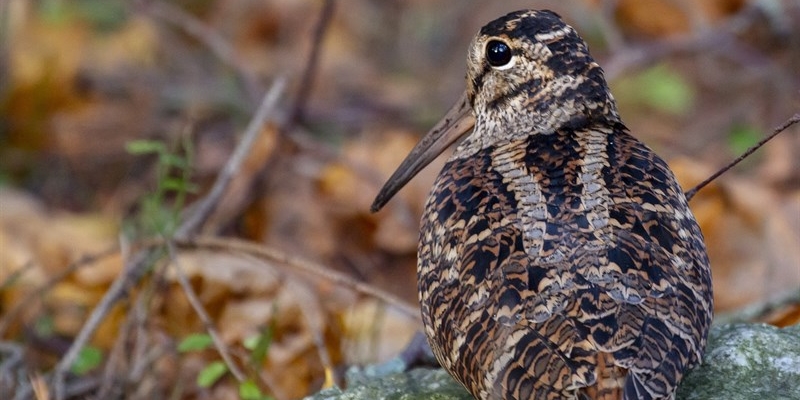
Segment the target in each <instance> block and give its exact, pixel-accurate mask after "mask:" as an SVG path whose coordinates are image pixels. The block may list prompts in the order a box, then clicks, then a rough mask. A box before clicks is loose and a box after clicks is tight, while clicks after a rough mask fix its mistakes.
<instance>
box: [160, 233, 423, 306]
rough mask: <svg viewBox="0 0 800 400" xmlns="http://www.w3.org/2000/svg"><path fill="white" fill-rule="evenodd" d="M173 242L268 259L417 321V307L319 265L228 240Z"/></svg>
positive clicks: (261, 247)
mask: <svg viewBox="0 0 800 400" xmlns="http://www.w3.org/2000/svg"><path fill="white" fill-rule="evenodd" d="M175 243H176V244H177V245H178V246H182V247H193V248H208V249H220V250H225V251H230V252H241V253H246V254H250V255H252V256H255V257H258V258H263V259H267V260H271V261H273V262H276V263H278V264H283V265H286V266H288V267H291V268H293V269H294V270H295V271H297V272H301V273H304V274H306V275H309V276H313V277H317V278H321V279H324V280H327V281H330V282H333V283H335V284H338V285H341V286H343V287H347V288H350V289H352V290H354V291H356V292H358V293H362V294H364V295H367V296H370V297H373V298H376V299H379V300H381V301H383V302H385V303H386V304H388V305H389V306H391V307H393V308H395V309H397V310H398V311H400V312H402V313H403V314H405V315H408V316H410V317H412V318H414V319H417V320H419V319H420V315H419V308H418V307H416V306H412V305H410V304H408V303H406V302H405V301H404V300H402V299H400V298H398V297H397V296H395V295H393V294H391V293H389V292H386V291H384V290H382V289H379V288H377V287H375V286H372V285H370V284H367V283H364V282H358V281H355V280H353V278H351V277H349V276H347V275H344V274H342V273H339V272H336V271H332V270H330V269H328V268H325V267H324V266H322V265H319V264H316V263H313V262H311V261H308V260H305V259H302V258H300V257H294V256H290V255H289V254H287V253H284V252H283V251H280V250H278V249H275V248H270V247H267V246H264V245H263V244H261V243H254V242H247V241H244V240H239V239H231V238H215V237H208V236H199V237H194V238H191V239H186V240H176V241H175Z"/></svg>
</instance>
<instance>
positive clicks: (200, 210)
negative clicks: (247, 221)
mask: <svg viewBox="0 0 800 400" xmlns="http://www.w3.org/2000/svg"><path fill="white" fill-rule="evenodd" d="M285 87H286V78H284V77H279V78H277V79H276V80H275V82H274V83H273V84H272V87H271V88H270V90H269V91H268V92H267V94H266V95H264V99H263V100H262V101H261V105H259V106H258V110H257V111H256V114H255V115H254V116H253V118H252V119H251V120H250V123H249V124H248V125H247V129H245V131H244V134H242V138H241V140H240V141H239V144H238V145H237V146H236V149H235V150H234V151H233V154H231V157H230V158H229V159H228V162H227V163H226V164H225V167H223V168H222V171H220V173H219V175H218V176H217V179H216V181H214V186H212V187H211V190H210V191H209V192H208V194H207V195H206V196H205V197H203V199H202V200H200V201H199V202H197V203H195V204H193V205H192V206H190V207H189V210H190V211H189V212H188V214H187V215H186V216H185V217H184V221H183V223H181V225H180V227H178V229H177V231H176V232H175V236H176V237H185V236H187V235H188V234H189V233H191V232H194V231H196V230H197V229H198V228H200V227H201V226H202V225H203V224H204V223H205V222H206V220H207V219H208V217H209V216H210V215H211V213H212V212H214V209H216V207H217V205H218V204H219V201H220V199H221V198H222V195H223V194H224V193H225V190H226V189H227V188H228V186H229V185H230V183H231V180H233V177H234V176H236V174H237V172H238V171H239V169H240V168H241V166H242V163H243V162H244V159H245V157H246V156H247V153H248V152H250V149H251V148H252V146H253V143H254V142H255V140H256V138H257V137H258V134H259V133H260V132H261V128H262V127H263V125H264V123H265V122H266V121H267V119H268V118H269V117H270V116H271V115H272V113H273V111H274V109H275V106H276V105H277V103H278V99H279V98H280V95H281V94H282V93H283V90H284V88H285Z"/></svg>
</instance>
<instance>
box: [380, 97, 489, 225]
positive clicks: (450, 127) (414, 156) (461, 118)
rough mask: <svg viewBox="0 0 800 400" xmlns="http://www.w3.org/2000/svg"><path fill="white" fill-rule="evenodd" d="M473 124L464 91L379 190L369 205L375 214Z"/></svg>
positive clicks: (470, 109) (471, 113) (472, 117)
mask: <svg viewBox="0 0 800 400" xmlns="http://www.w3.org/2000/svg"><path fill="white" fill-rule="evenodd" d="M474 125H475V116H474V114H473V112H472V107H471V106H470V104H469V101H468V100H467V94H466V92H465V93H464V94H463V95H462V96H461V98H460V99H459V100H458V101H457V102H456V104H454V105H453V107H451V108H450V110H449V111H448V112H447V114H445V115H444V117H442V119H441V120H439V122H438V123H436V125H434V126H433V128H431V130H430V131H428V133H426V134H425V136H423V137H422V139H420V141H419V142H418V143H417V144H416V145H415V146H414V148H413V149H412V150H411V152H410V153H408V155H407V156H406V158H405V159H404V160H403V162H402V163H401V164H400V166H399V167H397V170H395V171H394V173H393V174H392V176H391V177H390V178H389V180H387V181H386V183H385V184H384V185H383V187H382V188H381V190H380V192H378V195H377V196H376V197H375V201H374V202H373V203H372V206H370V211H371V212H373V213H374V212H377V211H379V210H380V209H381V208H383V206H384V205H385V204H386V203H387V202H388V201H389V200H390V199H391V198H392V196H394V195H395V193H397V192H398V191H399V190H400V189H401V188H402V187H403V186H405V184H406V183H408V181H410V180H411V178H413V177H414V176H415V175H416V174H417V173H419V171H421V170H422V168H424V167H425V166H426V165H428V164H430V162H431V161H433V159H434V158H436V157H437V156H438V155H439V154H442V152H443V151H444V150H445V149H447V148H448V147H449V146H450V145H451V144H453V143H454V142H455V141H456V140H458V138H460V137H461V136H463V135H464V134H465V133H467V132H468V131H469V130H470V129H472V127H473V126H474Z"/></svg>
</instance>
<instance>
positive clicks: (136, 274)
mask: <svg viewBox="0 0 800 400" xmlns="http://www.w3.org/2000/svg"><path fill="white" fill-rule="evenodd" d="M156 253H157V252H156V251H155V250H150V251H146V252H139V253H136V254H134V255H133V256H132V257H131V259H130V262H126V263H125V268H124V269H123V271H122V273H121V274H120V275H119V276H118V277H117V278H116V279H115V280H114V282H113V283H112V284H111V286H110V287H109V288H108V291H106V293H105V295H103V298H102V299H100V302H99V303H98V304H97V306H96V307H95V308H94V309H93V310H92V313H91V314H89V318H88V319H87V320H86V322H85V323H84V324H83V326H82V327H81V330H80V331H79V332H78V335H77V336H75V340H73V342H72V345H70V347H69V349H68V350H67V352H66V353H65V354H64V356H63V357H61V360H59V362H58V364H56V367H55V368H54V369H53V392H54V393H53V396H54V398H55V399H57V400H62V399H64V398H65V396H66V391H65V390H66V387H65V386H64V380H65V378H66V374H67V372H68V371H69V369H70V368H71V367H72V364H74V363H75V360H76V359H77V358H78V354H79V353H80V351H81V350H82V349H83V347H84V346H85V345H86V343H88V342H89V339H90V338H91V337H92V335H94V332H95V331H96V330H97V327H99V326H100V323H101V322H103V320H104V319H105V317H106V315H108V313H109V312H111V309H112V308H113V307H114V305H116V304H117V301H119V300H120V299H121V298H123V297H124V295H125V292H127V291H128V290H129V289H130V288H131V287H132V286H133V285H135V284H136V283H137V282H139V279H140V278H141V277H142V276H144V273H145V272H146V271H147V267H148V266H149V265H152V262H153V261H154V257H155V256H156V255H157V254H156Z"/></svg>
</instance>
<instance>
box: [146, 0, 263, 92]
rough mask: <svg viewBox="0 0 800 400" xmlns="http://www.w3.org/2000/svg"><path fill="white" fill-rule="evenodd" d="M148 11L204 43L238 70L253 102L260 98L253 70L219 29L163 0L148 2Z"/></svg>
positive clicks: (219, 57) (229, 65)
mask: <svg viewBox="0 0 800 400" xmlns="http://www.w3.org/2000/svg"><path fill="white" fill-rule="evenodd" d="M143 9H144V10H145V12H146V13H148V14H150V15H152V16H154V17H156V18H158V19H160V20H162V21H166V22H167V23H170V24H172V25H175V26H177V27H178V28H180V29H181V30H183V31H184V32H186V33H187V34H188V35H190V36H192V37H194V38H195V39H197V40H198V41H199V42H200V43H203V44H204V45H205V46H206V47H208V49H209V50H211V53H213V54H214V56H216V57H217V58H218V59H220V60H221V61H222V62H223V63H225V64H226V65H227V66H228V67H230V68H232V69H233V70H235V71H236V73H237V74H238V75H239V77H240V78H241V79H242V86H243V87H244V90H245V92H246V93H247V95H248V97H249V98H250V102H251V104H252V103H254V102H255V101H256V100H257V99H258V97H257V96H258V92H259V91H260V90H259V89H260V86H261V85H259V84H258V79H257V78H256V75H255V74H254V73H253V71H252V70H251V69H250V68H249V67H248V66H247V63H245V62H244V61H242V60H241V59H240V58H239V57H238V56H237V54H236V51H235V49H234V47H233V46H231V45H230V44H229V43H228V41H227V40H226V39H225V38H224V37H223V36H222V35H220V34H219V33H218V32H217V31H215V30H214V29H212V28H211V27H209V26H208V25H206V24H205V23H204V22H203V21H200V20H199V19H197V18H196V17H194V16H193V15H191V14H189V13H187V12H185V11H183V10H182V9H180V8H178V7H175V6H173V5H172V4H169V3H166V2H163V1H154V2H147V4H146V5H145V7H143Z"/></svg>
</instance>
